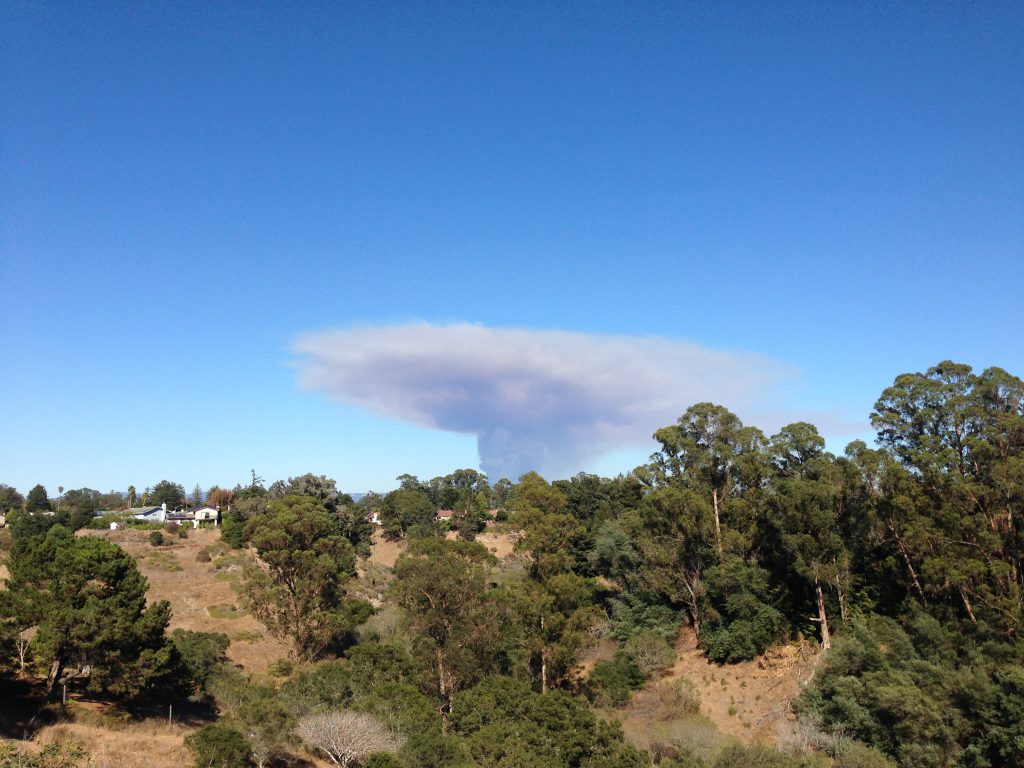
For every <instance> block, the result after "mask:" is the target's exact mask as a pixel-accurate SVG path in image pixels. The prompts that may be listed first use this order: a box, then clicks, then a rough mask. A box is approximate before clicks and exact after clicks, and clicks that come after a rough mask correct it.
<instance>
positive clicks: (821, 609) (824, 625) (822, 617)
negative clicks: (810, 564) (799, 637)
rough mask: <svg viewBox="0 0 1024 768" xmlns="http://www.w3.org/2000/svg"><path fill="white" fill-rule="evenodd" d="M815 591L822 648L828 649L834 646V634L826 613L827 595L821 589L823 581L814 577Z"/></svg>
mask: <svg viewBox="0 0 1024 768" xmlns="http://www.w3.org/2000/svg"><path fill="white" fill-rule="evenodd" d="M814 591H815V592H816V593H817V595H818V623H819V624H820V625H821V649H822V650H823V651H827V650H828V649H829V648H831V647H832V635H831V633H830V632H829V631H828V616H827V615H826V614H825V595H824V593H822V591H821V582H820V581H818V577H817V575H815V577H814Z"/></svg>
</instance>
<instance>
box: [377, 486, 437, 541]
mask: <svg viewBox="0 0 1024 768" xmlns="http://www.w3.org/2000/svg"><path fill="white" fill-rule="evenodd" d="M436 514H437V507H436V506H435V505H434V504H433V503H432V502H431V500H430V496H429V495H427V492H426V491H425V490H419V489H413V488H410V487H403V488H399V489H398V490H396V491H392V492H391V493H389V494H388V495H387V496H385V497H384V499H383V501H382V502H381V505H380V521H381V525H382V526H383V528H384V535H385V536H387V537H388V538H390V539H397V538H401V537H402V536H406V535H408V536H410V537H412V538H422V537H424V536H432V535H436V534H437V533H439V531H440V529H439V528H438V527H437V523H436V522H435V520H434V518H435V516H436Z"/></svg>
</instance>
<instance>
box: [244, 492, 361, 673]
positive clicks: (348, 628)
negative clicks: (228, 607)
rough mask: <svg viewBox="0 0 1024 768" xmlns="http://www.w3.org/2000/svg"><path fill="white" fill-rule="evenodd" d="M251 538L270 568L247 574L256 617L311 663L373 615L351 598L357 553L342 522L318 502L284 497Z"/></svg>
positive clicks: (253, 523)
mask: <svg viewBox="0 0 1024 768" xmlns="http://www.w3.org/2000/svg"><path fill="white" fill-rule="evenodd" d="M246 538H248V539H249V540H250V541H251V542H252V545H253V546H254V547H255V548H256V551H257V552H258V553H259V556H260V559H261V560H263V562H264V563H265V564H266V565H267V569H266V570H263V569H259V568H253V569H250V570H249V571H248V573H247V574H246V580H245V585H244V589H245V593H246V595H247V596H248V598H249V602H250V605H251V607H252V612H253V614H254V615H255V616H256V617H257V618H259V619H260V620H261V621H262V622H263V623H264V624H266V626H267V629H269V630H270V631H271V633H273V634H274V635H275V636H277V637H280V638H282V639H287V640H290V641H291V643H292V648H293V652H294V654H295V655H296V656H298V657H301V658H305V659H313V658H315V657H317V656H318V655H320V654H321V653H323V652H324V651H325V650H326V649H327V648H329V647H331V646H332V645H334V644H337V643H341V642H344V641H345V640H346V638H348V637H349V636H350V635H351V633H352V631H353V630H354V629H355V627H356V626H358V625H359V624H360V623H362V622H363V621H365V620H366V619H367V618H368V617H369V615H370V614H371V613H372V609H371V608H370V606H369V605H368V604H366V603H364V602H362V601H354V600H346V599H345V591H344V583H345V581H346V580H347V579H348V578H350V577H352V576H354V575H355V553H354V551H353V549H352V545H351V544H350V543H349V542H348V540H347V539H346V538H345V537H344V536H342V535H341V532H340V530H339V526H338V522H337V519H336V518H335V517H334V516H333V515H331V513H330V512H328V511H327V510H326V509H325V508H324V507H323V506H322V505H321V504H319V503H318V502H317V501H316V500H315V499H313V498H311V497H308V496H286V497H285V498H283V499H279V500H276V501H273V502H271V504H270V505H269V506H268V508H267V512H266V514H262V515H258V516H256V517H253V518H252V519H251V520H250V521H249V523H248V524H247V525H246Z"/></svg>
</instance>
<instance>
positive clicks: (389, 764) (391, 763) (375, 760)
mask: <svg viewBox="0 0 1024 768" xmlns="http://www.w3.org/2000/svg"><path fill="white" fill-rule="evenodd" d="M363 768H405V763H403V762H402V761H401V760H399V759H398V758H397V757H395V756H394V755H392V754H390V753H388V752H376V753H374V754H372V755H370V756H369V757H368V758H366V761H365V762H364V763H363Z"/></svg>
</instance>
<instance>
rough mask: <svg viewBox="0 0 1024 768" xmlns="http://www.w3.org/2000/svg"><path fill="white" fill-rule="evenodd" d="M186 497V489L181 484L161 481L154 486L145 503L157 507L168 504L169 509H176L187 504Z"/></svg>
mask: <svg viewBox="0 0 1024 768" xmlns="http://www.w3.org/2000/svg"><path fill="white" fill-rule="evenodd" d="M185 495H186V494H185V487H184V486H183V485H181V484H180V483H172V482H171V481H170V480H161V481H160V482H159V483H157V484H156V485H154V486H153V488H152V490H151V491H150V492H149V494H148V495H147V496H146V498H145V500H144V502H143V503H144V504H147V505H152V506H156V507H159V506H160V505H161V504H166V505H167V508H168V509H174V508H175V507H178V506H180V505H182V504H184V503H185Z"/></svg>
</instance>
